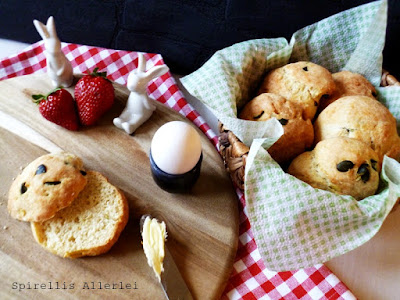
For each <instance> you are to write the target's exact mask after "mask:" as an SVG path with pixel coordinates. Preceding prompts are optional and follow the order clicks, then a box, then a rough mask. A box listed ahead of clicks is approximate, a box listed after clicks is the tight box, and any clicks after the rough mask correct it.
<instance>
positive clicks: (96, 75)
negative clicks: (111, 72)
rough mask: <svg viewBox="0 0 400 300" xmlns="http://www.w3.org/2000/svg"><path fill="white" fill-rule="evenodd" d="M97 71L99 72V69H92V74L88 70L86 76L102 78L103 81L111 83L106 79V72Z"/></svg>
mask: <svg viewBox="0 0 400 300" xmlns="http://www.w3.org/2000/svg"><path fill="white" fill-rule="evenodd" d="M98 70H99V68H98V67H96V68H94V69H93V71H92V72H90V71H89V70H88V71H87V72H86V74H88V75H91V76H94V77H102V78H104V79H105V80H107V81H110V82H111V80H110V79H108V78H107V72H98Z"/></svg>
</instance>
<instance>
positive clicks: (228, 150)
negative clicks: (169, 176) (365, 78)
mask: <svg viewBox="0 0 400 300" xmlns="http://www.w3.org/2000/svg"><path fill="white" fill-rule="evenodd" d="M392 85H400V82H399V81H398V80H397V79H396V78H395V77H394V76H393V75H390V74H389V72H387V71H385V70H384V71H383V74H382V80H381V86H383V87H385V86H392ZM219 133H220V134H219V151H220V153H221V156H222V158H223V160H224V164H225V168H226V170H227V172H228V173H229V175H230V176H231V178H232V181H233V183H234V184H235V185H236V186H237V187H238V188H239V189H241V190H242V191H243V189H244V170H245V167H246V160H247V155H248V153H249V150H250V148H249V147H247V146H246V145H245V144H243V143H242V142H241V141H240V140H239V139H238V138H237V137H236V136H235V135H234V134H233V133H232V132H231V131H229V130H228V129H226V128H224V125H223V124H222V123H221V122H220V123H219Z"/></svg>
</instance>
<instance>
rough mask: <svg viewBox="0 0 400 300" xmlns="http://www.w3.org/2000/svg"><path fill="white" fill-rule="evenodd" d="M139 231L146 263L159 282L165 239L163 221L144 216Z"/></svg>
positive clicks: (162, 268) (165, 231) (165, 232)
mask: <svg viewBox="0 0 400 300" xmlns="http://www.w3.org/2000/svg"><path fill="white" fill-rule="evenodd" d="M141 233H142V243H143V250H144V253H145V255H146V258H147V263H148V264H149V266H150V267H151V268H152V269H153V271H154V273H155V274H156V277H157V279H158V281H159V282H161V273H162V272H163V271H164V267H163V261H164V256H165V240H166V238H167V230H166V226H165V223H164V221H162V222H158V220H157V219H155V218H153V219H152V218H151V217H150V216H145V218H144V221H143V223H142V224H141Z"/></svg>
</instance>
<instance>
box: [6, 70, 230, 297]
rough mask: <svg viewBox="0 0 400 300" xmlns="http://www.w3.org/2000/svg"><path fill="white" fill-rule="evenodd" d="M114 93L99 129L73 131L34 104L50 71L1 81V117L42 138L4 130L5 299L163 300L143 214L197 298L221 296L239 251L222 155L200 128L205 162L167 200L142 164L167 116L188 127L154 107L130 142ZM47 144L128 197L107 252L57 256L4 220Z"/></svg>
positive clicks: (24, 226) (121, 94)
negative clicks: (120, 227)
mask: <svg viewBox="0 0 400 300" xmlns="http://www.w3.org/2000/svg"><path fill="white" fill-rule="evenodd" d="M114 87H115V90H116V103H115V104H114V106H113V108H112V109H111V110H110V111H109V112H108V113H107V114H106V115H105V116H104V117H103V118H102V119H101V121H100V123H99V124H98V125H96V126H92V127H84V128H82V129H81V130H79V131H78V132H71V131H68V130H65V129H63V128H61V127H59V126H57V125H55V124H53V123H51V122H48V121H47V120H45V119H44V118H43V117H42V116H41V115H40V113H39V111H38V107H37V106H36V105H35V104H34V103H32V101H31V95H32V94H38V93H42V94H44V93H47V92H48V91H50V90H51V89H52V87H51V84H50V80H49V79H48V77H47V75H46V74H40V75H28V76H22V77H17V78H13V79H9V80H5V81H2V82H0V113H1V115H0V118H3V119H4V118H5V117H6V116H11V117H12V118H15V119H17V120H18V121H20V122H22V123H23V124H24V125H25V126H26V125H27V126H28V127H29V128H31V129H33V130H34V131H36V132H37V133H38V135H35V134H32V133H30V131H29V130H27V129H25V128H24V126H23V125H21V124H17V125H15V126H14V129H15V131H14V133H11V132H10V131H8V130H5V129H3V128H0V159H1V165H0V187H1V194H0V220H1V221H0V298H1V299H7V298H12V299H16V298H17V299H18V298H20V299H83V298H89V299H97V298H102V299H163V298H164V296H163V293H162V290H161V288H160V287H159V285H158V282H157V280H156V278H155V276H154V275H153V271H152V270H151V269H150V267H148V265H147V262H146V258H145V255H144V253H143V250H142V246H141V244H140V233H139V218H140V216H141V215H142V214H147V213H149V214H151V215H152V216H154V217H157V218H158V219H160V220H164V221H165V222H166V224H167V230H168V241H167V245H168V248H169V250H170V252H171V254H172V256H173V257H174V260H175V261H176V263H177V265H178V268H179V269H180V271H181V273H182V276H183V278H184V279H185V281H186V283H187V285H188V287H189V289H190V291H191V292H192V294H193V296H194V297H195V299H217V298H219V297H220V295H221V293H222V292H223V290H224V287H225V284H226V282H227V280H228V278H229V276H230V274H231V270H232V265H233V262H234V259H235V255H236V250H237V241H238V206H237V204H238V201H237V196H236V194H235V192H234V189H233V186H232V183H231V181H230V179H229V177H228V175H227V174H226V172H225V170H224V166H223V162H222V159H221V158H220V156H219V154H218V152H217V151H216V150H215V148H214V146H213V145H212V144H211V143H210V142H209V140H208V139H207V138H206V137H205V136H204V135H203V134H202V133H201V132H200V131H199V132H200V133H201V136H202V145H203V163H202V169H201V174H200V178H199V181H198V182H197V183H196V185H195V187H194V189H193V191H192V192H191V193H190V194H169V193H167V192H165V191H163V190H161V189H160V188H158V186H157V185H156V184H155V182H154V181H153V179H152V177H151V172H150V163H149V158H148V153H149V148H150V142H151V139H152V137H153V134H154V133H155V131H156V130H157V129H158V128H159V127H160V126H161V125H163V124H164V123H166V122H169V121H172V120H183V121H185V122H188V123H190V122H189V121H188V120H186V119H185V118H184V117H183V116H181V115H180V114H178V113H177V112H175V111H173V110H171V109H169V108H167V107H166V106H164V105H162V104H159V103H156V104H157V110H156V111H155V112H154V114H153V116H152V117H151V118H150V119H149V120H148V121H147V122H146V123H145V124H144V125H142V126H141V127H140V128H139V129H138V130H137V131H136V133H135V134H134V135H133V136H129V135H128V134H126V133H125V132H124V131H122V130H120V129H118V128H116V127H115V126H114V125H112V119H113V118H114V117H117V116H119V114H120V113H121V111H122V109H123V108H124V106H125V103H126V100H127V98H128V95H129V92H128V90H127V89H126V88H125V87H123V86H120V85H117V84H114ZM69 90H70V91H71V92H72V94H73V89H71V88H70V89H69ZM10 122H11V121H10ZM196 129H197V128H196ZM21 136H22V137H25V138H22V137H21ZM26 136H27V137H26ZM26 138H27V139H28V140H29V141H28V140H26ZM32 141H33V143H32ZM52 144H55V145H57V146H59V147H61V148H62V149H64V150H66V151H69V152H72V153H74V154H76V155H78V156H79V157H81V158H82V159H83V161H84V164H85V166H86V169H92V170H97V171H99V172H101V173H103V174H104V175H105V176H107V177H108V179H109V180H110V182H111V183H113V184H114V185H116V186H118V187H119V188H120V189H122V190H123V191H124V193H125V195H126V196H127V198H128V201H129V206H130V219H129V222H128V225H127V226H126V228H125V230H124V231H123V233H122V235H121V237H120V238H119V240H118V242H117V243H116V244H115V245H114V246H113V248H112V249H111V250H110V251H109V252H108V253H106V254H104V255H100V256H97V257H86V258H78V259H66V258H61V257H58V256H56V255H53V254H51V253H49V252H47V251H46V250H44V249H43V248H42V247H41V246H40V245H39V244H37V243H36V242H35V240H34V238H33V236H32V233H31V229H30V225H29V224H28V223H25V222H20V221H17V220H15V219H12V218H11V217H10V216H9V215H8V212H7V192H8V189H9V187H10V185H11V182H12V179H13V178H15V177H16V176H17V174H18V173H20V172H21V170H22V168H23V167H24V166H26V165H27V164H28V163H29V162H31V161H32V160H34V159H35V158H37V157H38V156H40V155H43V154H46V153H47V152H48V151H46V150H50V151H51V150H52V149H53V148H52ZM107 284H109V285H108V286H107ZM107 287H109V288H110V289H107Z"/></svg>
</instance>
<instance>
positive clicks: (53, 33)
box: [46, 16, 58, 38]
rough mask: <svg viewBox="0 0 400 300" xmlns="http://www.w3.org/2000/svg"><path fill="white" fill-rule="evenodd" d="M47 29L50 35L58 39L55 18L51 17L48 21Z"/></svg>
mask: <svg viewBox="0 0 400 300" xmlns="http://www.w3.org/2000/svg"><path fill="white" fill-rule="evenodd" d="M46 28H47V32H48V33H49V35H50V36H51V37H52V38H58V37H57V31H56V23H55V22H54V18H53V16H50V17H49V18H48V19H47V23H46Z"/></svg>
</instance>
